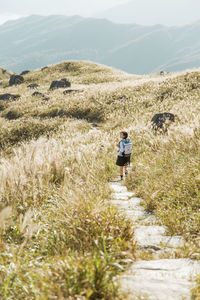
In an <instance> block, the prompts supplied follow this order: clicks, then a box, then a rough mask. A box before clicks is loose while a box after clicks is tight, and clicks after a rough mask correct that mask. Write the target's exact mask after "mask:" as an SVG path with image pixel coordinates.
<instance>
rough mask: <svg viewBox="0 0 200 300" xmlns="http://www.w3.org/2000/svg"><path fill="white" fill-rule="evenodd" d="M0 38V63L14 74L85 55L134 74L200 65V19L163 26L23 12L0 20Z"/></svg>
mask: <svg viewBox="0 0 200 300" xmlns="http://www.w3.org/2000/svg"><path fill="white" fill-rule="evenodd" d="M0 41H1V48H0V66H1V67H3V68H5V69H8V70H11V71H15V72H18V73H19V72H21V71H23V70H25V69H36V68H40V67H42V66H45V65H48V64H54V63H57V62H60V61H64V60H90V61H95V62H98V63H101V64H106V65H109V66H113V67H116V68H119V69H122V70H124V71H127V72H129V73H135V74H145V73H152V72H157V71H160V70H161V69H163V70H165V71H178V70H183V69H186V68H193V67H199V66H200V47H199V46H200V22H196V23H194V24H191V25H188V26H184V27H165V26H162V25H156V26H141V25H136V24H115V23H112V22H110V21H108V20H106V19H93V18H82V17H80V16H73V17H65V16H47V17H44V16H29V17H27V18H22V19H18V20H15V21H9V22H7V23H5V24H3V25H1V26H0Z"/></svg>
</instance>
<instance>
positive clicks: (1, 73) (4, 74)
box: [0, 68, 11, 80]
mask: <svg viewBox="0 0 200 300" xmlns="http://www.w3.org/2000/svg"><path fill="white" fill-rule="evenodd" d="M10 75H11V73H10V72H8V71H7V70H5V69H2V68H0V80H5V79H8V78H10Z"/></svg>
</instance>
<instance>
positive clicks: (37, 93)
mask: <svg viewBox="0 0 200 300" xmlns="http://www.w3.org/2000/svg"><path fill="white" fill-rule="evenodd" d="M32 96H33V97H41V98H43V97H45V95H44V94H42V93H40V92H34V93H33V94H32Z"/></svg>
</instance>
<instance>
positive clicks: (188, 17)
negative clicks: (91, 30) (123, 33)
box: [95, 0, 200, 26]
mask: <svg viewBox="0 0 200 300" xmlns="http://www.w3.org/2000/svg"><path fill="white" fill-rule="evenodd" d="M199 11H200V2H199V1H198V0H151V1H149V0H131V1H128V2H127V3H124V4H120V5H118V6H115V7H113V8H110V9H108V10H106V11H103V12H101V13H99V14H97V15H95V17H101V18H107V19H109V20H111V21H113V22H116V23H124V24H129V23H137V24H142V25H147V26H150V25H154V24H163V25H166V26H184V25H186V24H189V23H193V22H196V21H197V20H199V18H200V15H199Z"/></svg>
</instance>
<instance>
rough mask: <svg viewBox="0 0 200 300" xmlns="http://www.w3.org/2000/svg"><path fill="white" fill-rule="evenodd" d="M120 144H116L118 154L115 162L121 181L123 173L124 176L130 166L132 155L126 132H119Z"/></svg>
mask: <svg viewBox="0 0 200 300" xmlns="http://www.w3.org/2000/svg"><path fill="white" fill-rule="evenodd" d="M120 138H121V140H120V142H119V143H118V144H117V146H118V148H119V153H118V157H117V161H116V165H117V166H119V167H120V169H119V173H120V178H121V180H123V176H124V171H125V175H127V174H128V170H127V167H128V166H129V165H130V158H131V153H132V142H131V140H130V139H129V138H128V133H127V132H126V131H122V132H120Z"/></svg>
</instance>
